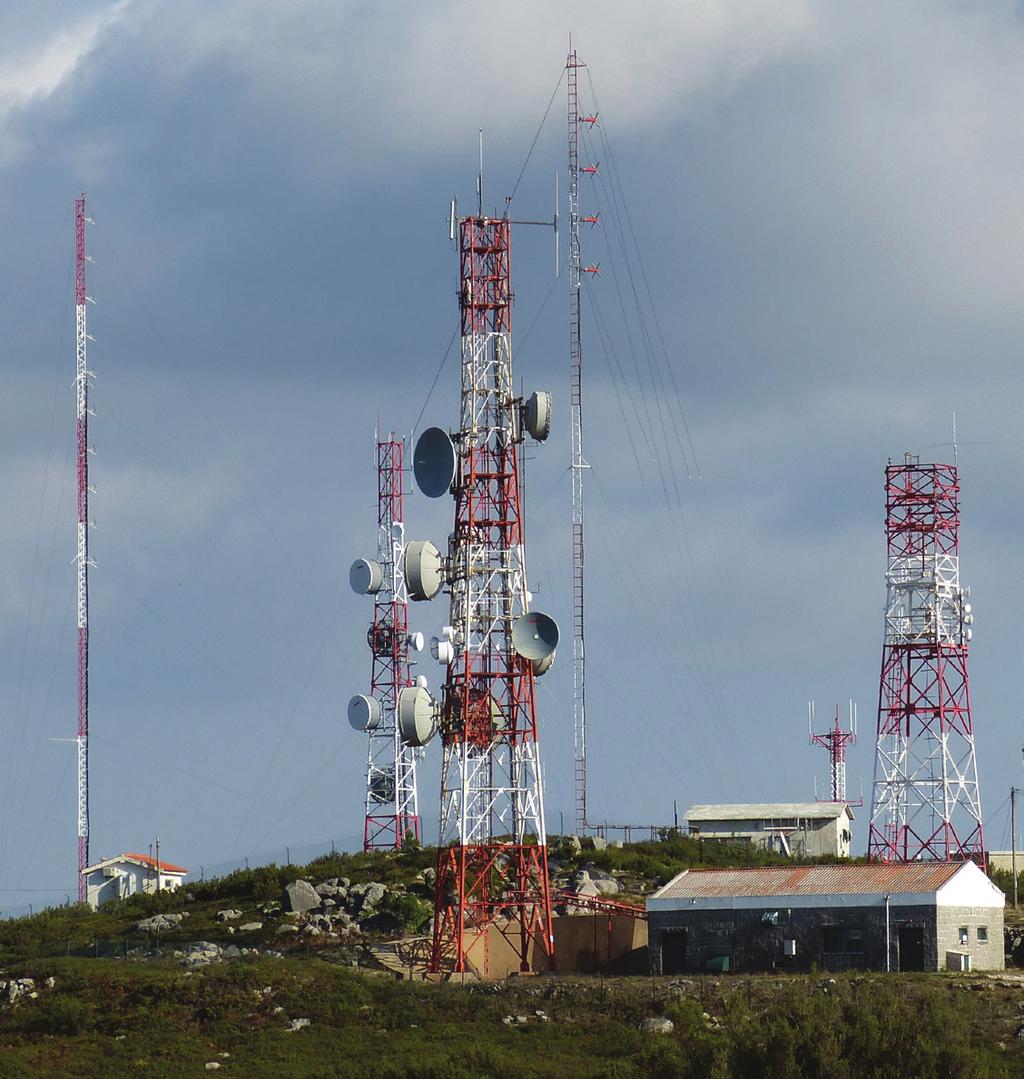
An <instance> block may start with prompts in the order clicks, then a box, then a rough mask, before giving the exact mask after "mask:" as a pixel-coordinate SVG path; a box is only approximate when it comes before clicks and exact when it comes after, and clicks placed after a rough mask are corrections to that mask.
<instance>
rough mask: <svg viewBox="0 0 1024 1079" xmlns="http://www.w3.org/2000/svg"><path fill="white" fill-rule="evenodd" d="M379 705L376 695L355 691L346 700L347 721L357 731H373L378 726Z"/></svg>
mask: <svg viewBox="0 0 1024 1079" xmlns="http://www.w3.org/2000/svg"><path fill="white" fill-rule="evenodd" d="M380 717H381V707H380V701H378V700H377V698H376V697H367V696H366V694H365V693H357V694H356V695H355V696H354V697H353V698H352V699H351V700H350V701H349V702H348V721H349V723H351V724H352V729H353V730H357V731H375V730H376V729H377V728H378V727H379V726H380Z"/></svg>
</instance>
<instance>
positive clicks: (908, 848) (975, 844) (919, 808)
mask: <svg viewBox="0 0 1024 1079" xmlns="http://www.w3.org/2000/svg"><path fill="white" fill-rule="evenodd" d="M959 494H960V486H959V479H958V474H957V468H956V466H955V465H938V464H924V465H922V464H920V462H919V461H918V459H917V458H916V457H912V456H910V455H909V454H908V455H907V457H906V458H905V460H904V461H903V462H902V463H900V464H896V465H894V464H890V465H889V466H888V468H887V469H886V502H887V515H886V532H887V537H888V551H889V553H888V567H887V571H886V608H885V643H884V646H883V652H882V674H881V684H880V691H879V710H878V733H877V743H876V756H875V777H874V788H873V793H872V806H871V827H870V835H869V840H868V854H869V857H871V858H872V859H874V860H879V861H912V860H915V859H920V858H936V859H940V860H948V859H959V858H973V859H974V860H976V861H978V862H979V864H981V865H982V866H984V864H985V849H984V840H983V834H982V817H981V795H980V790H979V786H978V771H977V763H976V759H975V746H974V728H973V723H972V719H971V707H970V693H969V687H968V677H967V655H968V650H969V646H968V642H969V641H970V638H971V634H972V630H971V629H970V625H971V623H972V622H973V621H974V615H973V613H972V610H971V605H970V603H969V602H968V598H967V593H966V592H965V590H964V589H963V588H962V587H961V585H960V557H959V556H960V547H959V524H960V519H959V510H960V503H959Z"/></svg>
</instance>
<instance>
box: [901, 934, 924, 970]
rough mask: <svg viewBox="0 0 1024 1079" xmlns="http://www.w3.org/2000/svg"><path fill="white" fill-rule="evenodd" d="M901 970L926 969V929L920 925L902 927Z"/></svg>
mask: <svg viewBox="0 0 1024 1079" xmlns="http://www.w3.org/2000/svg"><path fill="white" fill-rule="evenodd" d="M899 945H900V961H899V967H900V970H924V930H923V929H921V928H920V927H919V926H910V925H904V926H901V927H900V933H899Z"/></svg>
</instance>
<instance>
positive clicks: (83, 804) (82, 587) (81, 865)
mask: <svg viewBox="0 0 1024 1079" xmlns="http://www.w3.org/2000/svg"><path fill="white" fill-rule="evenodd" d="M86 223H91V219H90V218H88V217H87V216H86V213H85V195H82V196H81V197H80V198H77V199H75V361H76V362H75V425H76V446H77V451H78V452H77V469H76V472H77V479H78V498H77V501H76V514H77V516H76V524H77V538H76V547H75V566H76V570H77V574H76V577H77V580H76V597H77V611H78V731H77V735H76V737H75V741H76V744H77V758H78V833H77V834H78V901H79V902H80V903H84V902H85V899H86V887H85V876H84V874H83V873H82V870H83V869H85V867H86V866H87V865H88V864H89V567H90V566H91V565H92V564H93V563H92V562H91V561H90V559H89V453H90V450H89V380H90V379H91V378H92V372H91V371H90V370H89V367H88V364H87V363H86V342H87V341H89V340H91V338H90V337H89V334H88V333H87V332H86V326H85V307H86V304H87V303H90V302H91V300H90V298H89V296H88V295H87V294H86V285H85V264H86V262H88V261H91V260H90V259H89V256H88V255H87V254H86V253H85V226H86Z"/></svg>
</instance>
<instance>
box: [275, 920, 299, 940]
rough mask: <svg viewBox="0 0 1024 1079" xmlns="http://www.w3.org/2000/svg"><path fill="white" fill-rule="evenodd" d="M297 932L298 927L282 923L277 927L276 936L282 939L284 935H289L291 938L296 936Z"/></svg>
mask: <svg viewBox="0 0 1024 1079" xmlns="http://www.w3.org/2000/svg"><path fill="white" fill-rule="evenodd" d="M298 932H299V927H298V926H297V925H290V924H289V923H288V922H284V923H283V924H282V925H279V926H278V927H277V935H278V936H279V937H283V936H285V935H286V934H291V935H292V936H297V935H298Z"/></svg>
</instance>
